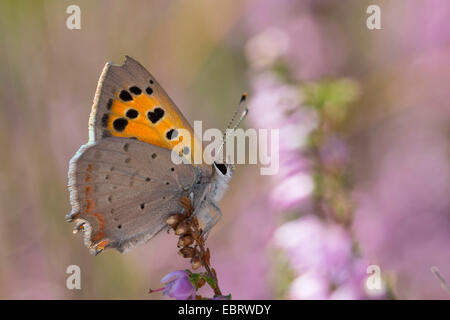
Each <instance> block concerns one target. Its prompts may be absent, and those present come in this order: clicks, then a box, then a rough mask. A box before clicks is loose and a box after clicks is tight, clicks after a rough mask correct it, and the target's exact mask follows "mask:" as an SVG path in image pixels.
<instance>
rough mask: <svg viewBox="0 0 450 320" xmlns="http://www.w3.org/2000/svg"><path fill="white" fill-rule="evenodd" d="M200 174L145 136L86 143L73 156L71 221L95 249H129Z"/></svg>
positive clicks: (175, 206)
mask: <svg viewBox="0 0 450 320" xmlns="http://www.w3.org/2000/svg"><path fill="white" fill-rule="evenodd" d="M195 179H196V173H195V169H194V167H193V166H191V165H189V164H186V165H178V166H175V165H173V163H172V162H171V161H170V151H169V150H168V149H165V148H161V147H158V146H153V145H150V144H147V143H144V142H141V141H137V140H133V139H124V138H114V137H110V138H104V139H101V140H99V141H97V142H95V143H91V144H87V145H85V146H83V147H82V148H81V149H80V151H79V152H78V153H77V154H76V155H75V156H74V158H73V159H72V160H71V163H70V168H69V190H70V198H71V204H72V212H71V213H70V214H69V215H68V216H67V218H68V220H75V222H76V225H77V226H78V227H79V228H82V229H83V230H84V231H85V243H86V244H87V245H88V246H89V247H91V248H92V250H93V252H94V253H96V252H98V251H101V250H102V249H103V248H105V247H114V248H117V249H118V250H119V251H126V250H127V249H129V248H131V247H133V246H134V245H136V244H138V243H141V242H145V241H147V240H149V239H150V238H151V237H153V236H154V235H155V234H156V233H158V232H159V231H160V230H161V229H162V228H164V226H166V223H165V220H166V219H167V217H168V216H169V215H170V214H174V213H179V212H181V211H182V207H181V205H180V203H179V199H180V198H181V197H182V196H183V195H185V194H184V193H186V190H191V189H192V185H193V184H194V182H195Z"/></svg>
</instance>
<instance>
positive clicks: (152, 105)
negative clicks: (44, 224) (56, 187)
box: [66, 56, 234, 254]
mask: <svg viewBox="0 0 450 320" xmlns="http://www.w3.org/2000/svg"><path fill="white" fill-rule="evenodd" d="M179 129H185V130H188V131H189V132H190V133H191V136H192V137H195V135H194V132H193V129H192V127H191V126H190V125H189V123H188V122H187V120H186V119H185V117H184V116H183V114H182V113H181V112H180V110H179V109H178V108H177V106H176V105H175V103H174V102H173V101H172V100H171V99H170V97H169V96H168V95H167V93H166V92H165V91H164V89H163V88H162V87H161V86H160V85H159V84H158V82H157V81H156V79H155V78H154V77H153V76H152V75H151V74H150V73H149V72H148V71H147V70H146V69H145V68H144V67H143V66H142V65H141V64H139V63H138V62H137V61H136V60H134V59H132V58H130V57H128V56H127V57H126V59H125V62H124V63H123V64H122V65H121V66H118V65H114V64H112V63H107V64H106V65H105V67H104V69H103V72H102V74H101V76H100V80H99V83H98V86H97V91H96V93H95V98H94V103H93V106H92V111H91V115H90V119H89V141H88V143H87V144H85V145H83V146H82V147H81V148H80V149H79V150H78V152H77V153H76V154H75V155H74V157H73V158H72V159H71V160H70V166H69V174H68V175H69V191H70V201H71V205H72V212H71V213H70V214H68V215H67V216H66V219H67V220H68V221H74V222H75V223H76V225H75V229H74V232H77V231H84V242H85V244H86V245H87V246H88V247H89V248H90V251H91V253H93V254H97V253H99V252H101V251H103V250H104V249H107V248H116V249H117V250H118V251H120V252H126V251H127V250H130V249H131V248H133V247H135V246H136V245H138V244H141V243H144V242H146V241H148V240H149V239H151V238H152V237H153V236H155V235H156V234H157V233H158V232H159V231H161V230H163V229H164V228H165V227H167V224H166V219H167V218H168V216H170V215H171V214H174V213H180V212H182V211H183V207H182V205H181V204H180V199H181V198H182V197H185V196H188V197H190V199H191V200H192V204H193V206H194V208H195V210H194V214H195V215H197V217H198V218H199V220H201V221H203V223H204V225H205V227H204V230H205V231H209V230H210V229H211V228H212V227H213V226H214V225H215V224H216V223H217V222H218V220H219V219H220V217H221V212H220V209H219V208H218V206H217V205H216V202H217V201H218V200H219V199H220V198H221V197H222V195H223V192H224V190H225V188H226V187H227V185H228V182H229V180H230V179H231V176H232V174H233V170H234V168H233V165H232V164H228V163H218V162H214V163H213V164H212V165H208V164H193V163H194V162H193V161H191V162H190V163H189V164H186V163H183V164H179V165H176V164H174V163H173V161H172V160H171V150H172V148H173V147H174V146H175V145H179V144H181V145H182V146H183V149H182V150H183V156H185V157H190V158H191V159H192V158H193V157H194V152H195V150H194V152H192V150H193V149H196V148H194V145H195V144H196V143H200V142H199V141H198V139H192V141H183V140H182V137H181V136H180V135H179V134H178V131H177V130H179Z"/></svg>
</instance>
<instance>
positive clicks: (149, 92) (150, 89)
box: [145, 87, 153, 96]
mask: <svg viewBox="0 0 450 320" xmlns="http://www.w3.org/2000/svg"><path fill="white" fill-rule="evenodd" d="M145 92H147V94H148V95H149V96H150V95H151V94H152V93H153V89H152V88H150V87H147V88H146V89H145Z"/></svg>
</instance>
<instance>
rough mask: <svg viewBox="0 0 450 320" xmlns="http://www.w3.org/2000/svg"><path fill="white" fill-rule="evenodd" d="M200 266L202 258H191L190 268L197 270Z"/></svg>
mask: <svg viewBox="0 0 450 320" xmlns="http://www.w3.org/2000/svg"><path fill="white" fill-rule="evenodd" d="M201 266H202V260H201V259H200V258H199V257H195V258H194V259H192V269H194V270H197V269H198V268H200V267H201Z"/></svg>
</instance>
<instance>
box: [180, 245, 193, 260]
mask: <svg viewBox="0 0 450 320" xmlns="http://www.w3.org/2000/svg"><path fill="white" fill-rule="evenodd" d="M178 252H179V253H180V255H181V256H183V258H192V257H193V256H195V254H196V250H195V249H194V248H192V247H185V248H181V249H180V251H178Z"/></svg>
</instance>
